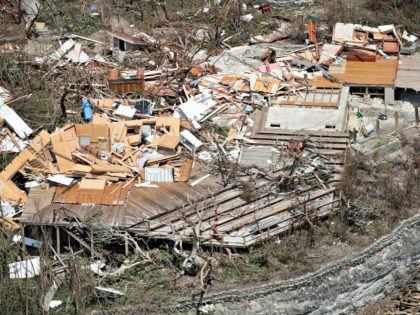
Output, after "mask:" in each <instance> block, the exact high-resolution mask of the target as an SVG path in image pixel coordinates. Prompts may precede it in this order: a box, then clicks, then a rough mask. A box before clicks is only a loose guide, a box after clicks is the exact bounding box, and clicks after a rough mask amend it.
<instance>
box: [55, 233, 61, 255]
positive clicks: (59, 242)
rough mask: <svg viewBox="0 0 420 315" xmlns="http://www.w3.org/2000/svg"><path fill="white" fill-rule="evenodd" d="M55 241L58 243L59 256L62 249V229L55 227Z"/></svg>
mask: <svg viewBox="0 0 420 315" xmlns="http://www.w3.org/2000/svg"><path fill="white" fill-rule="evenodd" d="M55 241H56V249H57V250H56V252H57V255H60V254H61V252H60V249H61V238H60V227H59V226H56V227H55Z"/></svg>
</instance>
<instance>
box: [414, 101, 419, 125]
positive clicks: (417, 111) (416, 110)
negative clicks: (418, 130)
mask: <svg viewBox="0 0 420 315" xmlns="http://www.w3.org/2000/svg"><path fill="white" fill-rule="evenodd" d="M414 113H415V115H416V126H417V127H418V126H419V120H420V119H419V106H418V105H414Z"/></svg>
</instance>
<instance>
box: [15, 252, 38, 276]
mask: <svg viewBox="0 0 420 315" xmlns="http://www.w3.org/2000/svg"><path fill="white" fill-rule="evenodd" d="M40 271H41V262H40V259H39V257H35V258H32V259H28V260H23V261H19V262H15V263H11V264H9V275H10V278H11V279H23V278H33V277H35V276H37V275H39V273H40Z"/></svg>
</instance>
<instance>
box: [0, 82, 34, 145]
mask: <svg viewBox="0 0 420 315" xmlns="http://www.w3.org/2000/svg"><path fill="white" fill-rule="evenodd" d="M5 99H6V94H5V93H2V91H1V90H0V117H2V118H3V119H4V120H5V121H6V123H7V124H8V125H9V127H10V128H12V129H13V131H14V132H16V134H17V135H18V136H19V138H21V139H26V138H27V137H28V136H29V135H30V134H32V133H33V130H32V129H31V128H30V127H29V126H28V125H27V124H26V123H25V122H24V121H23V120H22V118H20V117H19V115H18V114H16V112H15V111H14V110H13V109H11V108H10V107H9V106H7V105H5V104H4V103H5Z"/></svg>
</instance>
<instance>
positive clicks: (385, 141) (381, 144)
mask: <svg viewBox="0 0 420 315" xmlns="http://www.w3.org/2000/svg"><path fill="white" fill-rule="evenodd" d="M388 143H389V140H386V139H384V140H378V141H377V142H376V143H375V144H374V145H373V147H372V148H373V149H377V148H380V147H383V146H384V145H387V144H388Z"/></svg>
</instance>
